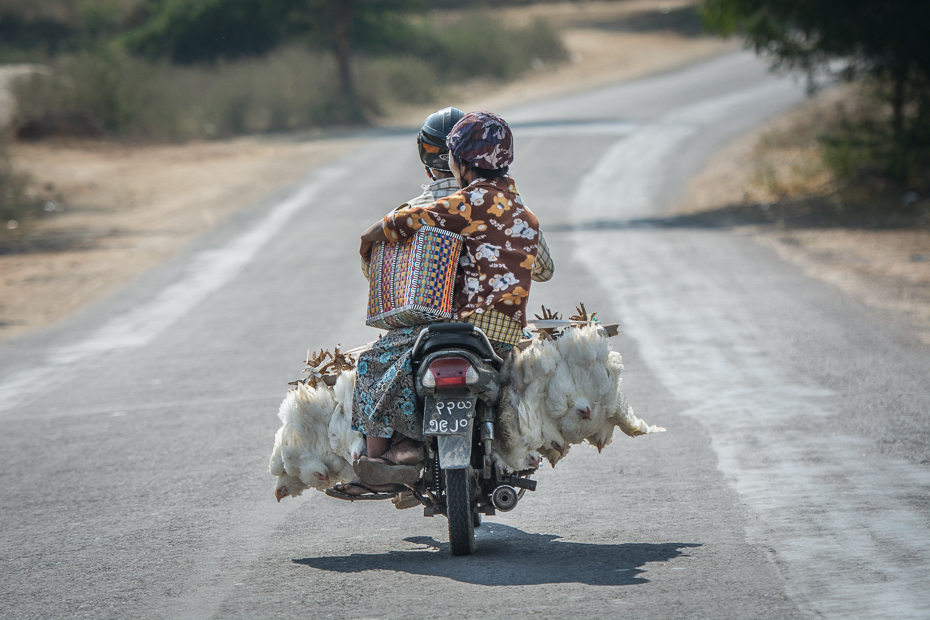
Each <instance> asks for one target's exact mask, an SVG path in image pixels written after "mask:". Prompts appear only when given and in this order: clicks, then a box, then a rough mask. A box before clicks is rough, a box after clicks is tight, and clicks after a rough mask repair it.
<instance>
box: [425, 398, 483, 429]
mask: <svg viewBox="0 0 930 620" xmlns="http://www.w3.org/2000/svg"><path fill="white" fill-rule="evenodd" d="M476 400H477V397H475V396H449V397H436V396H430V397H427V398H426V404H425V406H424V408H423V434H424V435H463V434H465V433H466V432H467V431H468V428H469V425H471V423H472V418H474V416H475V401H476Z"/></svg>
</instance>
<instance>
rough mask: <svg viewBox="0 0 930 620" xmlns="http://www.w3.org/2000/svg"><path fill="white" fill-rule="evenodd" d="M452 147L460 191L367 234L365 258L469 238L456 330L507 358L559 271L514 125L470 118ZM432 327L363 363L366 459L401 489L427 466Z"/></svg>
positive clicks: (359, 412) (357, 484)
mask: <svg viewBox="0 0 930 620" xmlns="http://www.w3.org/2000/svg"><path fill="white" fill-rule="evenodd" d="M440 112H442V111H440ZM427 120H429V119H427ZM418 144H422V143H421V142H420V141H419V140H418ZM446 147H447V148H448V150H449V158H448V162H449V171H450V173H451V174H452V175H453V178H454V179H455V181H456V182H457V185H458V186H459V189H458V191H456V192H454V193H452V194H451V195H449V196H446V197H442V198H438V199H436V200H435V201H433V202H430V203H426V204H422V203H419V204H410V203H408V204H404V205H401V206H400V207H398V208H397V209H395V210H393V211H391V212H390V213H388V214H387V215H386V216H385V217H384V218H383V219H382V220H381V221H379V222H376V223H375V224H373V225H372V226H370V227H369V228H368V229H367V230H366V231H365V232H364V233H363V234H362V238H361V245H360V248H359V253H360V254H361V255H362V258H363V259H365V260H367V259H368V258H369V256H370V254H371V247H372V245H373V244H374V243H376V242H386V243H396V242H399V241H402V240H404V239H406V238H408V237H410V236H412V235H413V234H414V233H415V232H416V231H417V230H418V229H419V228H420V227H422V226H424V225H429V226H436V227H440V228H444V229H446V230H450V231H452V232H456V233H458V234H460V235H462V237H463V244H462V250H461V257H460V260H459V268H458V270H457V273H456V285H455V294H454V300H453V313H454V315H453V316H454V318H453V320H455V321H461V322H467V323H472V324H473V325H475V326H477V327H479V328H480V329H481V330H482V331H484V333H485V334H486V335H487V336H488V338H489V339H490V340H491V343H492V345H493V346H494V349H495V351H496V352H497V353H498V354H500V355H506V354H507V353H508V352H509V351H510V349H512V348H513V345H515V344H516V343H517V342H519V341H520V340H521V338H522V335H523V328H524V327H525V326H526V318H527V301H528V296H529V292H530V286H531V283H532V281H533V280H536V281H545V280H548V279H549V278H551V276H552V261H551V258H550V257H549V255H548V248H546V247H545V243H544V241H543V240H542V234H541V233H540V231H539V222H538V221H537V219H536V216H535V215H534V214H533V212H532V211H531V210H530V209H529V207H528V206H527V205H526V204H525V203H524V202H523V199H522V198H521V197H520V193H519V192H518V191H517V188H516V183H515V182H514V180H513V179H512V178H511V177H509V176H508V171H509V166H510V164H511V163H512V162H513V134H512V133H511V131H510V127H509V126H508V125H507V123H506V121H504V119H502V118H501V117H499V116H497V115H496V114H493V113H491V112H470V113H468V114H465V115H463V116H462V117H461V118H460V119H459V120H458V121H457V122H456V123H455V125H454V126H453V127H452V128H451V131H450V132H449V134H448V136H447V138H446ZM421 158H422V151H421ZM424 163H425V165H427V166H428V167H429V168H431V169H432V170H436V169H435V168H432V166H430V164H427V163H426V162H424ZM422 327H423V326H414V327H406V328H399V329H393V330H390V331H389V332H388V333H387V334H386V335H384V336H383V337H382V338H380V339H379V340H378V341H377V342H376V343H375V344H374V345H373V346H372V348H371V349H369V350H368V351H366V352H365V353H363V354H362V355H361V356H360V358H359V360H358V365H357V371H356V387H355V393H354V396H353V402H352V409H353V417H352V421H353V427H354V428H356V430H359V431H361V432H362V433H363V434H365V436H366V438H367V442H368V455H366V456H363V457H362V459H367V460H372V461H376V462H378V463H379V464H380V465H379V467H380V468H381V469H382V470H383V469H385V468H386V469H387V470H388V471H389V472H391V471H394V470H395V468H396V470H397V471H398V480H397V482H402V478H403V476H404V475H406V470H409V468H410V466H411V465H416V464H417V463H419V462H420V460H421V459H422V448H421V443H420V442H422V440H423V439H424V437H423V434H422V424H423V421H422V413H421V412H420V411H418V409H417V407H416V400H415V392H414V376H413V370H412V366H411V357H412V349H413V345H414V342H415V340H416V338H417V335H418V334H419V332H420V330H421V329H422ZM392 490H400V489H397V488H395V487H394V486H393V485H384V486H374V485H372V484H368V483H366V481H364V480H360V479H356V480H353V481H352V482H351V483H349V484H344V485H337V486H336V487H335V491H336V492H337V494H336V495H334V496H335V497H343V496H345V497H344V498H345V499H353V498H354V499H357V498H364V496H365V495H369V494H372V498H374V497H377V496H379V495H378V494H379V492H382V493H383V492H391V491H392ZM398 507H401V505H400V497H398Z"/></svg>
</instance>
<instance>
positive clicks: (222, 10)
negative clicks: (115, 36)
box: [121, 0, 291, 63]
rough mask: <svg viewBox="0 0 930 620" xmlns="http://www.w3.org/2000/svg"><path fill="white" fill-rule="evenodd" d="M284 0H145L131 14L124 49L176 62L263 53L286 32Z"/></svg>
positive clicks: (275, 43)
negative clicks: (129, 27) (145, 0)
mask: <svg viewBox="0 0 930 620" xmlns="http://www.w3.org/2000/svg"><path fill="white" fill-rule="evenodd" d="M290 4H291V3H290V2H288V1H287V0H148V1H147V2H146V3H145V4H143V5H142V6H140V7H139V8H138V9H137V11H136V12H135V13H134V14H133V16H132V17H131V18H130V20H129V22H130V26H135V27H132V28H131V29H130V30H129V32H127V33H126V34H124V35H123V36H122V37H121V39H122V42H123V43H124V44H125V45H126V47H127V48H128V49H129V50H131V51H133V52H135V53H137V54H140V55H143V56H147V57H149V58H153V59H161V58H167V59H170V60H171V61H173V62H176V63H192V62H198V61H213V60H216V59H217V58H220V57H225V58H236V57H239V56H248V55H255V54H262V53H265V52H267V51H269V50H271V49H273V48H274V47H276V46H277V45H278V44H279V43H280V42H281V41H282V39H283V38H284V36H285V34H286V33H287V17H288V13H289V12H290Z"/></svg>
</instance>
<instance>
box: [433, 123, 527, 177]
mask: <svg viewBox="0 0 930 620" xmlns="http://www.w3.org/2000/svg"><path fill="white" fill-rule="evenodd" d="M446 146H448V147H449V151H451V152H452V154H453V155H455V156H456V157H457V158H458V159H461V160H464V161H467V162H468V163H470V164H471V165H473V166H475V167H477V168H484V169H485V170H497V169H498V168H503V167H505V166H509V165H510V164H511V163H513V134H512V133H511V132H510V126H509V125H508V124H507V121H505V120H504V119H502V118H501V117H500V116H498V115H497V114H494V113H492V112H480V111H479V112H469V113H468V114H466V115H465V116H463V117H462V118H461V119H460V120H459V122H457V123H456V124H455V126H454V127H453V128H452V131H450V132H449V135H448V137H447V138H446Z"/></svg>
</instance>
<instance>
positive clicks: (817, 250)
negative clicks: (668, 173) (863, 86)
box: [679, 86, 930, 344]
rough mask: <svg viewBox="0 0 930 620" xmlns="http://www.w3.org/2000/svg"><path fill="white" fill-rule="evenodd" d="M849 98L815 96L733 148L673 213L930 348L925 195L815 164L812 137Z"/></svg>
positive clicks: (818, 157)
mask: <svg viewBox="0 0 930 620" xmlns="http://www.w3.org/2000/svg"><path fill="white" fill-rule="evenodd" d="M856 96H857V91H856V87H855V86H847V87H842V88H838V89H836V90H833V91H830V92H826V93H822V94H821V95H820V96H818V97H817V98H815V99H813V100H811V101H809V102H807V103H806V104H805V105H803V106H802V107H800V108H799V109H798V110H795V111H794V112H791V113H789V114H787V115H785V116H782V117H780V118H778V119H776V120H774V121H772V122H770V123H768V124H767V125H766V126H765V127H763V128H761V129H760V130H758V131H755V132H752V133H750V134H748V135H746V136H743V137H741V138H739V139H738V140H736V141H734V142H733V143H731V144H730V145H728V146H727V147H726V148H725V149H724V150H723V151H721V152H720V153H718V154H717V155H716V156H714V157H713V158H712V159H711V161H710V162H709V163H708V165H707V167H706V168H705V170H704V172H703V173H702V174H701V175H699V176H698V177H697V178H695V179H694V180H693V181H692V183H691V185H690V186H689V191H688V193H687V195H686V197H685V199H684V200H683V201H682V203H681V204H680V206H679V211H680V214H681V217H687V218H691V219H695V220H699V221H701V222H702V223H704V224H705V225H718V226H725V227H735V228H742V229H743V230H745V231H747V232H749V233H751V234H753V235H754V237H755V239H756V240H757V241H759V242H760V243H763V244H765V245H768V246H771V247H773V248H774V249H775V250H776V251H777V252H778V254H779V255H780V256H781V257H782V258H783V259H785V260H787V261H789V262H791V263H794V264H796V265H798V266H799V267H800V268H801V269H803V270H804V272H805V273H807V274H808V275H809V276H811V277H814V278H818V279H821V280H823V281H825V282H829V283H830V284H832V285H834V286H837V287H839V288H840V289H841V290H843V291H844V292H846V293H847V294H849V295H851V296H852V297H855V298H857V299H859V300H860V301H862V302H864V303H866V304H868V305H871V306H873V307H876V308H881V309H883V310H886V311H888V312H889V313H890V315H889V316H897V317H900V318H901V319H903V320H904V321H905V322H907V323H909V324H910V325H911V326H913V328H914V329H915V330H916V333H917V334H918V336H919V338H920V339H922V340H923V341H924V342H926V343H928V344H930V197H928V196H918V195H916V194H911V193H909V192H908V191H907V190H906V189H905V188H901V187H897V186H894V185H891V184H885V185H871V184H867V185H863V184H849V183H846V182H843V181H839V180H838V179H837V178H836V177H835V176H834V175H833V173H832V172H831V170H830V169H829V168H828V167H827V166H826V165H825V164H824V162H823V147H822V146H821V143H820V142H819V141H818V140H817V137H818V136H819V135H821V134H823V133H825V132H828V131H831V130H832V128H834V127H835V126H836V124H837V122H838V118H839V115H838V112H837V106H840V105H849V104H848V102H849V101H850V100H854V98H855V97H856ZM915 198H917V199H916V200H915Z"/></svg>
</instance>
